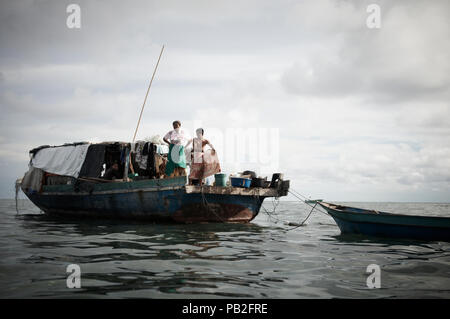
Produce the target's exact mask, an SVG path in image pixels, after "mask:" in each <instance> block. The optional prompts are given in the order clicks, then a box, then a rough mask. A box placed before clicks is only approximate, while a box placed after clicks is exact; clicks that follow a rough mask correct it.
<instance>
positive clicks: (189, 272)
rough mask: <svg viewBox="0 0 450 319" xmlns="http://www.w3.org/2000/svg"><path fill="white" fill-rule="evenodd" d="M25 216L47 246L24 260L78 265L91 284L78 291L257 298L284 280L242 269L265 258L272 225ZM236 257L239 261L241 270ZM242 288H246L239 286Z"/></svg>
mask: <svg viewBox="0 0 450 319" xmlns="http://www.w3.org/2000/svg"><path fill="white" fill-rule="evenodd" d="M19 219H20V221H21V227H22V228H23V229H25V230H26V231H27V232H28V233H30V234H33V235H32V236H26V237H24V238H21V239H20V240H21V241H22V243H23V244H24V246H25V247H26V248H29V249H33V250H38V251H40V254H39V255H35V254H33V255H31V256H28V257H26V258H24V259H22V260H21V262H22V263H24V264H35V263H44V262H45V263H48V262H52V263H57V264H60V265H65V264H68V263H77V264H79V265H80V266H81V267H82V272H83V276H82V279H83V288H84V289H82V290H79V291H77V292H76V293H78V294H80V293H81V294H83V293H85V292H89V293H94V294H100V295H106V294H115V293H118V292H125V291H130V290H134V291H140V290H142V291H146V293H148V291H147V290H149V289H150V290H153V289H157V290H158V292H159V293H162V294H173V293H177V294H180V293H183V294H186V293H189V294H193V295H197V294H200V295H205V294H206V295H208V294H211V295H214V296H224V297H252V296H253V294H252V293H244V292H243V291H248V288H249V287H252V286H253V287H256V286H257V287H266V286H268V285H267V284H266V282H267V281H269V282H270V281H271V282H274V281H278V282H282V281H283V280H284V279H282V278H281V277H280V278H273V277H267V278H264V277H263V278H259V277H260V276H261V275H262V274H263V273H262V272H258V271H252V270H247V271H246V272H245V273H242V267H245V264H244V263H245V262H246V261H253V260H258V259H263V258H265V257H266V252H267V249H264V243H265V232H266V231H268V232H270V230H266V227H262V226H259V225H256V224H226V225H225V224H192V225H179V224H143V223H138V222H123V221H112V222H104V221H100V220H82V221H76V220H73V219H64V220H61V219H59V218H55V217H51V216H50V217H49V216H46V215H39V216H36V215H34V216H30V215H24V216H21V217H20V218H19ZM266 235H267V234H266ZM272 235H273V234H271V235H270V236H271V237H273V236H272ZM49 255H51V256H49ZM230 263H234V264H236V263H238V264H236V269H237V270H238V271H237V272H236V273H235V274H234V273H233V271H230V270H229V268H230ZM239 264H240V265H239ZM245 268H246V269H248V268H247V267H245ZM237 286H245V287H246V288H245V289H243V290H242V289H241V291H242V292H238V291H239V289H236V287H237ZM227 287H228V288H227ZM209 290H211V291H210V292H209ZM227 290H230V291H227ZM62 293H63V294H67V293H69V294H72V292H67V291H66V292H64V291H62ZM143 293H144V292H143ZM44 295H45V294H44ZM41 296H42V295H41Z"/></svg>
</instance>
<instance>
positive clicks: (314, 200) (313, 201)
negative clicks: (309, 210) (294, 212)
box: [305, 199, 323, 204]
mask: <svg viewBox="0 0 450 319" xmlns="http://www.w3.org/2000/svg"><path fill="white" fill-rule="evenodd" d="M322 201H323V199H307V200H305V203H306V204H315V203H317V202H322Z"/></svg>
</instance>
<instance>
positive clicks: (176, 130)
mask: <svg viewBox="0 0 450 319" xmlns="http://www.w3.org/2000/svg"><path fill="white" fill-rule="evenodd" d="M172 125H173V130H172V131H170V132H169V133H167V134H166V135H165V136H164V138H163V140H164V142H166V143H167V144H169V154H168V156H167V157H168V162H167V164H166V171H165V174H166V176H167V177H174V176H186V155H185V153H184V146H183V144H184V143H185V141H186V140H187V138H186V136H187V134H186V133H185V132H184V130H182V129H181V122H180V121H174V122H173V123H172Z"/></svg>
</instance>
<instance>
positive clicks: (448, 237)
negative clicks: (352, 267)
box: [319, 202, 450, 241]
mask: <svg viewBox="0 0 450 319" xmlns="http://www.w3.org/2000/svg"><path fill="white" fill-rule="evenodd" d="M319 205H320V206H322V207H323V208H324V209H325V210H326V211H327V212H328V214H330V215H331V217H333V219H334V220H335V222H336V224H337V225H338V226H339V229H340V230H341V233H343V234H346V233H353V234H363V235H369V236H377V237H392V238H410V239H418V240H431V241H433V240H440V241H450V217H435V216H416V215H399V214H392V213H385V212H378V211H375V210H367V209H361V208H355V207H349V206H342V205H335V204H330V203H326V202H319Z"/></svg>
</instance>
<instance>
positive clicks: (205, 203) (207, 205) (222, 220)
mask: <svg viewBox="0 0 450 319" xmlns="http://www.w3.org/2000/svg"><path fill="white" fill-rule="evenodd" d="M200 194H202V204H203V206H205V208H206V211H207V212H212V213H213V214H214V215H216V217H217V218H219V220H220V221H221V222H225V220H224V219H223V218H222V217H220V216H219V215H217V214H216V212H215V211H214V210H213V209H210V208H209V203H208V201H207V200H206V196H205V194H204V193H203V186H201V192H200Z"/></svg>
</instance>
